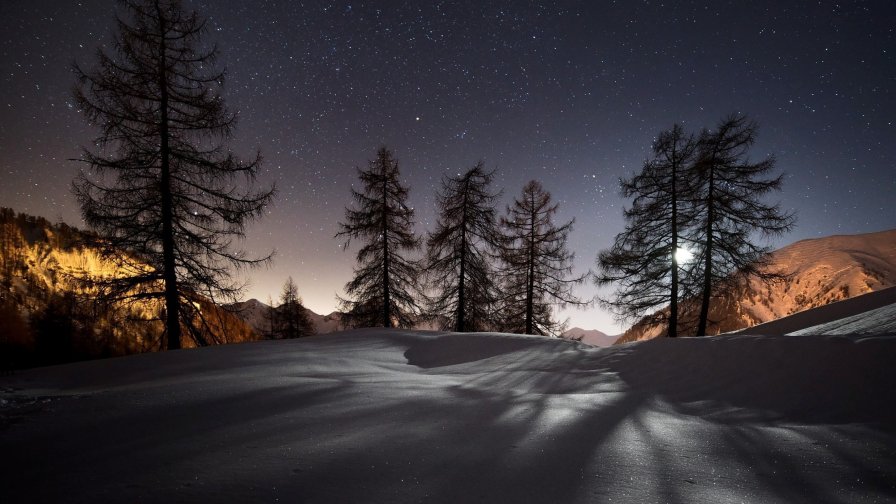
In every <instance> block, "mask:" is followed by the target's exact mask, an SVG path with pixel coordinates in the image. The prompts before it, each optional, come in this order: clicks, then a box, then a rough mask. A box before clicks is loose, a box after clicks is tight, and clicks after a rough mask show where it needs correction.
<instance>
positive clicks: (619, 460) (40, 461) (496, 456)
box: [0, 331, 896, 503]
mask: <svg viewBox="0 0 896 504" xmlns="http://www.w3.org/2000/svg"><path fill="white" fill-rule="evenodd" d="M464 338H466V336H463V337H456V336H451V337H446V336H444V335H440V334H428V335H424V336H422V337H421V336H419V335H417V334H416V333H406V332H400V331H395V332H391V333H387V334H385V335H382V334H381V333H379V334H378V333H375V332H355V333H351V334H348V335H346V336H342V337H339V336H337V337H335V338H334V339H332V340H329V339H328V340H324V339H320V340H316V341H315V342H314V343H313V344H298V343H292V342H290V344H281V345H269V346H265V347H257V348H258V351H255V350H253V351H250V352H245V353H244V354H243V355H242V356H240V357H236V356H235V355H234V356H233V357H228V356H226V355H225V354H221V356H222V357H224V358H223V361H224V362H225V363H229V364H231V365H232V366H233V367H232V368H230V371H228V368H227V367H226V366H224V365H223V363H221V362H218V363H213V364H209V363H205V364H197V363H193V364H191V363H189V362H183V363H182V365H179V367H178V368H177V369H178V370H179V371H178V373H181V372H182V373H183V374H179V375H177V377H176V379H175V378H170V379H168V380H167V381H166V380H162V383H157V381H156V380H157V378H156V376H158V373H156V372H154V371H152V370H146V371H141V372H143V373H147V374H144V375H140V378H139V380H137V379H134V378H132V379H131V380H132V381H131V382H130V383H132V384H136V385H137V386H132V387H129V388H124V389H121V390H118V389H114V388H105V389H103V388H102V385H103V384H102V383H99V382H97V383H96V384H94V383H93V382H92V381H90V380H92V379H93V378H91V379H90V380H88V382H89V383H90V384H91V386H92V387H95V388H96V389H97V390H99V391H98V392H96V393H94V395H88V396H86V397H83V398H81V399H68V400H66V401H60V402H59V403H58V404H55V403H53V404H52V405H51V406H50V407H49V409H48V411H46V412H44V413H42V414H40V415H36V416H35V417H34V418H32V419H30V420H29V421H27V422H24V423H23V424H22V425H17V426H14V427H13V428H11V429H9V430H7V431H6V432H0V450H2V452H3V453H4V457H0V474H16V475H17V478H16V480H15V481H10V482H9V484H8V485H5V486H4V489H3V490H2V492H3V493H2V494H0V497H3V502H26V501H27V502H54V501H61V500H67V501H72V502H76V501H79V500H80V501H88V500H90V501H93V502H116V501H140V502H170V501H172V500H177V501H180V502H204V501H209V500H213V501H217V502H246V501H259V500H261V501H274V500H276V499H280V500H287V499H288V500H292V501H297V502H345V501H347V500H355V501H357V500H359V496H363V498H362V499H360V500H362V501H367V502H421V501H424V502H496V501H497V502H507V501H518V502H601V501H609V500H610V499H612V501H613V502H618V501H622V502H649V501H662V502H672V503H674V502H681V503H684V502H715V501H718V500H720V499H719V496H725V495H727V496H731V495H735V496H740V497H741V498H745V496H746V497H747V499H746V500H752V501H769V502H771V501H779V502H850V501H855V502H861V501H862V500H863V499H866V500H869V501H871V500H873V499H874V498H878V497H882V498H884V499H886V498H892V497H893V495H894V493H893V491H892V490H893V485H892V481H891V479H892V474H894V472H893V471H894V469H896V467H894V465H896V464H894V459H896V458H894V448H893V447H894V446H896V444H894V439H896V436H894V432H893V427H892V425H893V424H887V422H888V421H889V419H890V418H891V417H890V416H889V415H890V414H892V410H886V409H884V410H883V411H878V412H875V411H874V409H875V408H874V407H876V405H877V404H879V401H878V400H877V399H875V398H874V397H873V395H874V393H875V391H876V392H877V393H880V391H881V390H886V389H885V388H882V387H887V386H890V385H892V384H893V378H892V376H888V375H885V374H884V373H882V372H881V371H880V370H879V369H874V368H873V367H874V366H873V365H876V364H877V363H879V362H883V361H886V360H887V359H889V358H890V357H891V356H892V353H891V350H892V344H891V343H892V342H891V343H887V344H884V343H882V342H875V341H874V340H867V341H865V342H863V343H862V344H854V343H849V342H845V343H843V344H842V345H841V344H840V343H842V342H839V340H838V341H834V345H832V346H835V347H836V348H834V349H832V350H830V351H826V352H827V353H823V354H822V355H821V356H820V357H819V356H817V355H816V356H814V357H813V359H814V360H813V362H815V364H811V365H810V363H808V361H807V362H806V363H803V364H800V363H799V362H797V360H795V359H794V358H793V355H791V353H794V354H795V355H800V352H803V353H804V354H805V352H809V351H814V350H812V346H811V345H808V346H807V345H805V344H804V343H805V342H802V343H801V342H799V341H797V342H796V343H793V344H792V345H791V343H790V342H785V343H784V348H785V350H786V351H784V352H778V353H772V354H771V355H769V352H768V348H767V346H764V345H763V343H761V342H758V343H757V342H755V341H753V339H752V338H745V339H743V340H742V341H741V340H735V341H734V344H733V345H729V347H728V349H727V350H726V349H724V348H691V346H693V345H712V344H713V343H712V342H709V341H704V340H700V341H697V340H694V341H687V340H682V341H676V342H657V343H652V342H651V343H646V344H639V345H629V346H624V347H620V348H614V349H610V350H593V349H588V348H586V347H584V346H581V345H577V344H573V343H567V342H552V341H549V342H543V343H541V344H534V343H533V340H529V339H525V338H523V339H520V340H519V341H502V342H499V343H495V342H492V343H482V344H481V345H480V346H479V347H476V348H470V349H468V350H469V351H463V350H464V349H463V348H458V346H462V345H463V343H464V342H465V341H467V342H468V341H472V340H465V339H464ZM511 338H512V337H511ZM442 339H444V341H441V340H442ZM535 341H536V342H537V340H535ZM542 341H543V340H542ZM276 343H280V342H276ZM493 343H494V344H493ZM779 343H780V342H779ZM473 344H474V345H475V344H476V343H473ZM440 345H442V346H440ZM788 345H791V346H788ZM866 345H867V346H866ZM778 346H779V347H780V346H781V345H778ZM247 348H250V349H251V348H253V347H247ZM498 348H503V349H504V351H502V352H496V351H495V350H496V349H498ZM732 348H733V349H736V350H737V351H738V352H739V353H738V356H739V359H740V360H739V359H738V358H736V357H735V356H731V355H726V351H730V350H731V349H732ZM548 349H550V350H548ZM262 350H264V351H262ZM269 350H276V351H277V354H276V355H275V356H273V357H272V356H271V355H265V352H267V351H269ZM443 350H444V352H443ZM352 352H359V353H363V354H364V355H369V356H373V357H371V358H370V359H364V360H363V361H357V360H352V359H351V358H350V356H351V354H352ZM548 352H552V353H548ZM699 352H702V357H700V358H695V357H694V358H692V357H689V356H688V355H689V354H693V353H699ZM888 352H890V353H888ZM875 353H882V354H883V356H880V355H876V354H875ZM707 355H709V356H710V357H711V359H706V356H707ZM187 360H189V359H187ZM819 362H820V363H821V364H820V365H819V364H818V363H819ZM750 363H752V365H753V367H756V366H759V367H763V368H766V369H769V368H774V366H784V365H788V366H790V367H788V368H787V370H786V372H782V373H778V376H782V375H783V376H784V377H786V378H788V380H789V381H788V383H783V384H782V383H776V382H774V381H772V380H764V379H763V378H762V377H758V378H757V379H756V380H754V381H753V382H750V381H748V379H747V378H749V377H750V376H749V374H748V373H747V371H748V370H749V369H750V367H751V365H750ZM835 363H840V364H842V365H844V366H845V369H837V368H835V367H833V365H834V364H835ZM860 363H864V364H868V363H871V364H872V365H871V366H869V367H868V369H866V370H864V371H862V372H861V373H863V374H861V375H860V376H859V378H855V377H851V375H850V372H849V368H851V367H854V366H857V365H858V364H860ZM698 364H699V365H700V366H703V367H702V369H696V368H695V366H696V365H698ZM191 366H192V369H194V371H192V372H191V371H188V370H189V369H191ZM689 366H690V367H689ZM770 366H771V367H770ZM819 366H820V367H819ZM196 369H198V370H199V371H196ZM558 370H564V371H558ZM106 372H107V371H104V373H106ZM807 373H808V375H809V377H808V378H807V377H805V376H803V375H804V374H807ZM97 376H98V377H99V374H98V375H97ZM197 376H198V377H199V381H198V382H197V381H195V380H194V381H192V382H191V381H190V377H197ZM702 376H713V377H717V378H718V379H720V381H719V382H713V383H705V381H703V380H701V377H702ZM822 377H823V378H822ZM869 377H872V378H875V379H878V380H879V381H878V382H875V386H874V387H872V388H871V389H870V390H868V391H859V392H857V393H856V394H857V395H855V396H853V399H851V400H850V399H848V398H846V395H847V394H848V393H851V392H855V390H854V387H855V386H856V384H857V383H860V382H862V381H863V380H866V379H869ZM837 380H839V381H840V382H841V383H840V384H839V385H838V384H836V383H835V384H831V382H832V381H837ZM816 382H818V383H824V384H826V385H827V384H830V385H831V387H829V388H828V389H826V392H825V394H827V395H825V396H823V397H808V398H804V399H799V400H796V402H795V403H794V398H795V397H798V396H799V395H801V394H806V393H807V391H809V392H811V391H812V390H813V387H814V386H815V383H816ZM72 385H73V387H72V388H73V390H83V389H84V388H85V387H84V385H83V384H77V383H75V382H74V381H73V382H72ZM179 386H184V389H183V390H178V388H177V387H179ZM757 387H758V388H759V391H760V392H761V391H762V390H765V389H766V388H768V389H769V390H770V392H769V396H768V397H765V396H763V395H762V394H757ZM774 387H785V388H787V389H786V390H784V391H783V393H780V394H778V395H783V397H784V398H782V397H778V395H775V394H776V393H777V392H780V390H779V391H777V392H776V391H775V389H774ZM889 390H894V389H892V388H891V389H889ZM886 397H892V396H886V394H885V398H886ZM838 400H842V401H845V403H846V404H845V405H841V406H840V407H836V408H834V410H833V411H827V412H826V411H823V410H822V409H821V408H822V406H824V405H825V404H829V402H830V401H838ZM869 401H871V403H870V404H868V402H869ZM850 408H852V409H850ZM891 408H892V406H891ZM54 410H55V411H54ZM60 418H62V419H65V420H66V422H67V423H66V422H60ZM888 425H889V426H888ZM788 432H791V433H792V436H793V439H795V440H793V441H789V439H791V438H790V437H788V434H787V433H788ZM782 443H784V444H783V445H782ZM813 443H818V445H813ZM807 446H808V447H807ZM803 448H805V449H803ZM797 449H799V450H800V451H797V452H794V451H793V450H797ZM685 457H693V458H685ZM806 463H811V465H809V466H807V465H806ZM822 464H831V465H833V466H835V467H837V468H838V469H839V470H840V471H842V472H843V474H845V475H848V476H853V477H854V476H856V475H859V476H860V477H862V478H864V479H863V481H864V484H865V485H866V486H865V487H864V493H863V487H861V486H857V485H851V486H850V485H845V487H847V489H846V490H844V493H843V495H844V497H841V496H840V495H841V494H832V491H833V490H832V487H831V486H830V485H829V484H827V483H824V484H822V483H821V482H819V480H818V474H820V473H819V470H818V469H817V467H818V466H819V465H822ZM716 466H718V467H716ZM716 469H718V472H719V473H720V476H718V477H716V480H715V481H709V479H710V477H711V475H712V474H714V471H715V470H716ZM822 472H823V471H822ZM695 475H696V476H695ZM632 477H635V478H638V479H637V480H634V479H633V480H630V479H629V478H632ZM711 484H718V485H720V488H718V489H714V488H713V487H712V486H711ZM744 484H746V485H753V486H754V488H752V489H744V488H743V485H744ZM725 492H727V493H725ZM845 496H849V497H852V500H850V499H848V498H847V497H845ZM749 497H755V498H752V499H751V498H749ZM714 498H715V500H713V499H714Z"/></svg>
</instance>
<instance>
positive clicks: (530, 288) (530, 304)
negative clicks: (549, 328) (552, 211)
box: [526, 195, 536, 334]
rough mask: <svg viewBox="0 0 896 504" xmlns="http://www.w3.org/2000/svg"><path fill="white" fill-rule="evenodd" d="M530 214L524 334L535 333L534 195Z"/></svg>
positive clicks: (531, 197)
mask: <svg viewBox="0 0 896 504" xmlns="http://www.w3.org/2000/svg"><path fill="white" fill-rule="evenodd" d="M530 199H531V208H532V210H531V212H532V213H531V216H530V218H529V250H528V251H527V252H528V255H529V257H528V258H527V263H528V264H527V265H526V267H527V268H526V269H527V271H526V274H527V276H528V278H526V334H535V323H534V318H535V306H534V305H535V299H534V298H535V217H536V215H535V196H534V195H530Z"/></svg>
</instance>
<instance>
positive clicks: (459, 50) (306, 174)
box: [0, 0, 896, 333]
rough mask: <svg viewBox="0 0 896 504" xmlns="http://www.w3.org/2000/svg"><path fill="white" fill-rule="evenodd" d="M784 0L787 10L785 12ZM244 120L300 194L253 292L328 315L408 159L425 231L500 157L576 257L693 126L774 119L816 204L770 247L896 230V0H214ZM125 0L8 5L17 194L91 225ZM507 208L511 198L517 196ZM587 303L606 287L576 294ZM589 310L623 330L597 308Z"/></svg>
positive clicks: (8, 176) (254, 231)
mask: <svg viewBox="0 0 896 504" xmlns="http://www.w3.org/2000/svg"><path fill="white" fill-rule="evenodd" d="M779 4H786V5H787V6H782V5H779ZM186 5H187V6H191V7H194V8H197V9H198V10H199V12H200V13H201V14H202V15H204V16H205V17H206V18H207V19H208V21H209V25H208V26H209V32H208V35H207V38H206V40H207V41H208V42H210V43H212V42H214V43H217V44H218V46H219V48H220V63H221V64H222V65H224V66H225V67H226V68H227V70H228V75H229V76H228V81H227V84H226V87H225V90H224V96H225V99H226V101H227V103H228V105H229V107H230V108H231V109H232V110H236V111H239V117H240V123H239V126H238V128H237V130H236V136H235V139H234V141H233V142H232V143H231V145H232V147H233V148H234V150H235V151H236V152H238V153H242V154H243V155H244V156H245V157H250V156H251V154H252V153H253V152H254V150H255V149H256V148H258V149H261V151H262V153H263V155H264V158H265V162H264V165H263V166H262V169H261V176H260V182H261V183H263V184H270V183H271V182H276V183H277V186H278V188H279V191H280V193H279V198H278V199H277V201H276V203H275V205H274V206H273V207H272V208H271V209H270V212H269V215H268V216H267V217H266V218H265V219H263V220H262V221H260V222H259V223H257V224H256V225H254V226H253V227H252V228H251V230H250V235H249V238H248V240H247V242H246V244H245V246H246V248H247V249H248V250H250V251H254V252H256V253H257V254H263V253H265V252H266V251H267V250H269V249H271V248H275V249H276V250H277V256H276V259H275V263H274V265H273V266H272V267H271V268H270V269H266V270H258V271H254V272H252V273H251V274H250V276H251V280H252V285H251V287H250V289H249V291H248V292H247V298H248V297H256V298H259V299H261V300H262V301H267V298H268V296H269V295H270V296H272V297H273V298H274V299H276V297H277V295H278V293H279V290H280V287H281V285H282V283H283V281H284V279H285V278H286V277H287V276H290V275H291V276H292V277H293V278H294V279H295V280H296V283H297V284H298V286H299V291H300V294H301V295H302V296H303V298H304V300H305V304H306V306H308V307H309V308H311V309H313V310H315V311H317V312H320V313H328V312H330V311H331V310H333V309H334V308H335V305H336V303H335V295H336V294H337V293H341V292H342V287H343V285H344V284H345V282H346V281H348V280H349V279H350V278H351V275H352V266H353V265H354V259H355V255H354V253H355V251H356V248H354V247H353V248H351V249H349V250H348V251H342V250H341V249H340V248H339V245H340V243H339V242H338V241H337V240H335V239H333V235H334V234H335V233H336V231H337V222H338V221H339V220H341V219H342V218H343V215H344V207H345V206H346V205H347V204H349V203H350V192H349V190H350V187H351V184H352V183H355V182H356V172H355V167H356V166H365V165H366V162H367V160H368V159H370V158H372V157H373V156H374V154H375V149H376V148H377V147H378V146H380V145H382V144H385V145H387V146H389V147H390V148H392V149H393V150H394V153H395V155H396V157H397V158H398V159H399V163H400V166H401V169H402V173H403V174H404V176H405V177H406V179H407V182H408V183H409V184H410V186H411V196H410V199H411V204H412V206H414V207H415V208H416V209H417V211H418V214H417V215H418V221H419V227H418V229H419V231H421V232H423V231H424V230H428V229H432V227H433V223H434V216H435V209H434V197H433V193H434V190H435V189H436V188H437V187H438V184H439V181H440V179H441V177H442V176H443V175H445V174H457V173H459V172H461V171H463V170H465V169H467V168H469V167H471V166H473V165H474V164H475V163H476V162H477V161H479V160H482V161H484V162H485V164H486V166H487V167H488V168H496V169H497V170H498V175H497V177H496V182H497V184H496V185H497V187H503V188H504V199H505V201H506V202H509V201H510V198H512V197H514V196H516V195H517V194H518V193H519V192H520V191H521V189H522V186H523V184H524V183H525V182H526V181H528V180H530V179H533V178H534V179H538V180H540V181H541V182H542V183H543V184H544V186H545V188H546V189H547V190H549V191H550V192H551V193H552V194H553V196H554V198H555V200H556V201H558V202H559V203H560V211H559V219H560V220H561V221H565V220H568V219H571V218H575V219H576V225H575V228H574V230H573V233H572V235H571V237H570V247H571V248H572V250H574V251H575V252H576V256H577V257H576V266H577V272H583V271H586V270H587V269H588V268H591V267H593V265H594V258H595V255H596V253H597V252H598V250H600V249H602V248H606V247H607V246H609V244H610V243H611V240H612V238H613V237H614V236H615V235H616V234H617V233H618V232H620V231H621V230H622V228H623V223H622V217H621V207H622V205H624V204H626V201H624V200H622V199H621V198H620V197H619V195H618V184H617V181H618V179H619V177H620V176H627V175H630V174H632V173H633V172H634V171H635V170H638V169H639V168H640V166H641V164H642V163H643V161H644V159H645V158H646V157H647V156H648V154H649V149H650V145H651V141H652V140H653V138H654V137H655V136H656V134H657V133H658V132H659V131H661V130H663V129H666V128H668V127H670V126H671V125H672V124H673V123H674V122H681V123H683V124H684V125H685V127H686V128H688V129H690V130H694V131H697V130H699V129H700V128H703V127H712V126H713V125H714V124H715V123H716V122H717V121H718V120H719V119H721V118H722V117H723V116H725V115H727V114H729V113H732V112H741V113H747V114H749V115H750V116H751V117H752V118H754V119H756V120H757V121H758V122H759V124H760V130H759V139H758V142H757V144H756V146H755V149H754V150H753V157H754V158H761V157H764V156H766V155H768V154H771V153H773V154H775V155H776V156H777V158H778V167H779V169H780V170H783V171H784V172H786V173H787V174H788V176H787V180H786V183H785V186H784V190H783V192H782V193H780V194H778V195H776V198H777V199H779V200H780V201H782V202H783V205H784V206H785V207H786V208H787V209H793V210H796V211H797V212H798V215H799V221H798V224H797V228H796V230H795V231H794V232H793V233H791V234H790V235H788V236H786V237H784V238H783V239H781V240H779V241H778V242H775V243H772V244H771V245H773V246H776V247H777V246H781V245H785V244H787V243H790V242H793V241H796V240H799V239H803V238H811V237H818V236H826V235H831V234H852V233H862V232H871V231H879V230H883V229H890V228H894V227H896V210H894V206H893V198H894V196H896V169H894V164H896V162H894V159H896V127H894V121H896V33H894V30H896V2H893V1H891V0H880V1H867V2H850V1H841V2H825V1H823V2H802V1H800V2H780V1H766V0H754V1H750V2H742V1H707V2H687V1H681V2H675V1H666V2H652V1H651V2H648V1H637V2H636V1H619V2H599V1H593V2H592V1H584V0H583V1H560V2H543V3H538V2H524V1H497V2H480V1H459V2H441V1H438V2H435V1H434V2H427V1H420V2H417V1H410V0H408V1H404V2H399V1H388V2H387V1H383V2H348V1H343V2H322V1H321V2H318V1H306V2H294V1H287V0H282V1H204V2H202V1H194V2H187V3H186ZM114 6H115V2H114V1H112V0H106V1H83V2H74V1H70V0H64V1H49V0H3V1H2V3H0V42H2V43H0V46H2V48H0V72H2V74H0V91H2V92H0V173H2V182H0V206H9V207H12V208H14V209H15V210H17V211H20V212H27V213H30V214H36V215H42V216H45V217H47V218H49V219H50V220H54V221H56V220H63V221H65V222H68V223H70V224H73V225H76V226H79V227H81V226H83V225H82V223H81V221H80V217H79V210H78V208H77V205H76V203H75V201H74V198H73V197H72V196H71V194H70V191H69V185H70V183H71V180H72V178H73V177H74V176H75V174H76V173H77V171H78V169H79V163H77V162H73V161H70V159H71V158H76V157H78V155H79V152H80V151H79V146H80V145H85V144H88V143H89V142H90V141H91V139H92V138H93V137H94V136H95V135H96V131H95V130H91V128H90V127H88V125H87V124H86V121H85V119H84V118H83V116H81V115H80V113H79V112H78V111H77V110H76V109H75V107H74V105H73V100H72V98H71V92H70V91H71V88H72V86H73V84H74V77H73V75H72V73H71V70H70V68H71V64H72V63H73V62H74V61H77V62H79V63H80V64H82V65H84V66H86V67H91V66H92V65H93V64H94V62H95V58H94V52H95V50H96V48H97V47H98V46H100V45H108V43H109V42H110V37H111V33H112V27H113V25H114V22H113V21H114V17H113V16H114V12H115V10H114ZM502 207H503V204H502ZM578 292H579V294H580V295H582V296H583V297H591V296H592V295H593V294H594V292H595V290H594V288H593V287H591V286H590V285H589V286H585V287H583V288H581V289H579V291H578ZM564 315H565V316H570V317H571V325H578V326H581V327H585V328H596V329H601V330H603V331H605V332H608V333H614V332H617V331H619V330H620V329H619V327H618V326H617V325H616V324H615V323H614V322H613V321H612V319H611V318H610V316H609V315H607V314H605V313H603V312H602V311H601V310H599V309H590V310H588V311H576V310H571V311H568V312H566V313H565V314H564Z"/></svg>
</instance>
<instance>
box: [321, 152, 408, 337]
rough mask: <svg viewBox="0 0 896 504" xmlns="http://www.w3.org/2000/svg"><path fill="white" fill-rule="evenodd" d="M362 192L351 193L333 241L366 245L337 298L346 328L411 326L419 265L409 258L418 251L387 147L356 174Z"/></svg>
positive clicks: (404, 195)
mask: <svg viewBox="0 0 896 504" xmlns="http://www.w3.org/2000/svg"><path fill="white" fill-rule="evenodd" d="M358 177H359V178H360V179H361V184H362V186H363V187H362V189H361V190H360V191H356V190H354V189H352V198H353V199H354V203H355V204H354V206H353V207H350V208H346V209H345V220H344V222H341V223H340V224H339V232H338V233H337V234H336V237H337V238H344V239H345V243H344V246H345V247H348V246H349V245H350V243H351V240H352V239H360V240H363V241H364V245H363V246H362V247H361V249H360V250H359V251H358V255H357V260H358V265H357V266H356V267H355V273H354V275H355V276H354V278H353V279H352V280H351V281H350V282H348V283H347V284H346V285H345V291H346V293H347V294H348V298H340V305H341V306H340V308H341V310H342V312H343V313H344V316H343V323H344V325H346V326H347V327H376V326H380V327H396V326H397V327H412V326H413V325H414V322H415V317H416V316H417V315H418V314H419V313H420V311H421V310H420V306H419V303H418V301H417V299H418V296H419V291H420V289H419V281H420V279H419V276H420V267H419V265H418V264H417V262H416V261H414V260H412V259H410V258H408V257H407V254H408V253H413V252H416V251H417V250H419V249H420V241H421V240H420V238H419V237H417V236H416V235H414V210H413V209H412V208H410V207H408V205H407V199H408V188H407V187H406V186H405V185H403V184H402V183H401V180H400V172H399V169H398V162H397V161H396V160H395V159H394V157H393V156H392V152H391V151H390V150H389V149H387V148H386V147H381V148H380V149H379V150H378V151H377V155H376V159H374V160H372V161H369V162H368V166H367V169H366V170H360V169H359V170H358Z"/></svg>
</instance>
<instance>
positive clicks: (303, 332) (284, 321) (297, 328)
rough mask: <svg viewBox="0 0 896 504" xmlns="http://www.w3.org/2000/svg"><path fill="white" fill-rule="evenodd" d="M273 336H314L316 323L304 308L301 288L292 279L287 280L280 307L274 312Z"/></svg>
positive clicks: (281, 294)
mask: <svg viewBox="0 0 896 504" xmlns="http://www.w3.org/2000/svg"><path fill="white" fill-rule="evenodd" d="M273 316H274V322H273V323H272V324H271V325H272V327H273V330H272V331H271V333H272V336H273V337H274V338H277V339H292V338H303V337H305V336H311V335H313V334H314V332H315V330H314V323H313V322H312V321H311V317H309V316H308V310H307V309H305V307H304V306H302V298H301V297H299V288H298V287H297V286H296V283H295V281H293V279H292V277H289V278H287V279H286V282H285V283H284V284H283V290H282V291H281V292H280V306H278V307H277V308H276V309H275V310H274V315H273Z"/></svg>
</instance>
